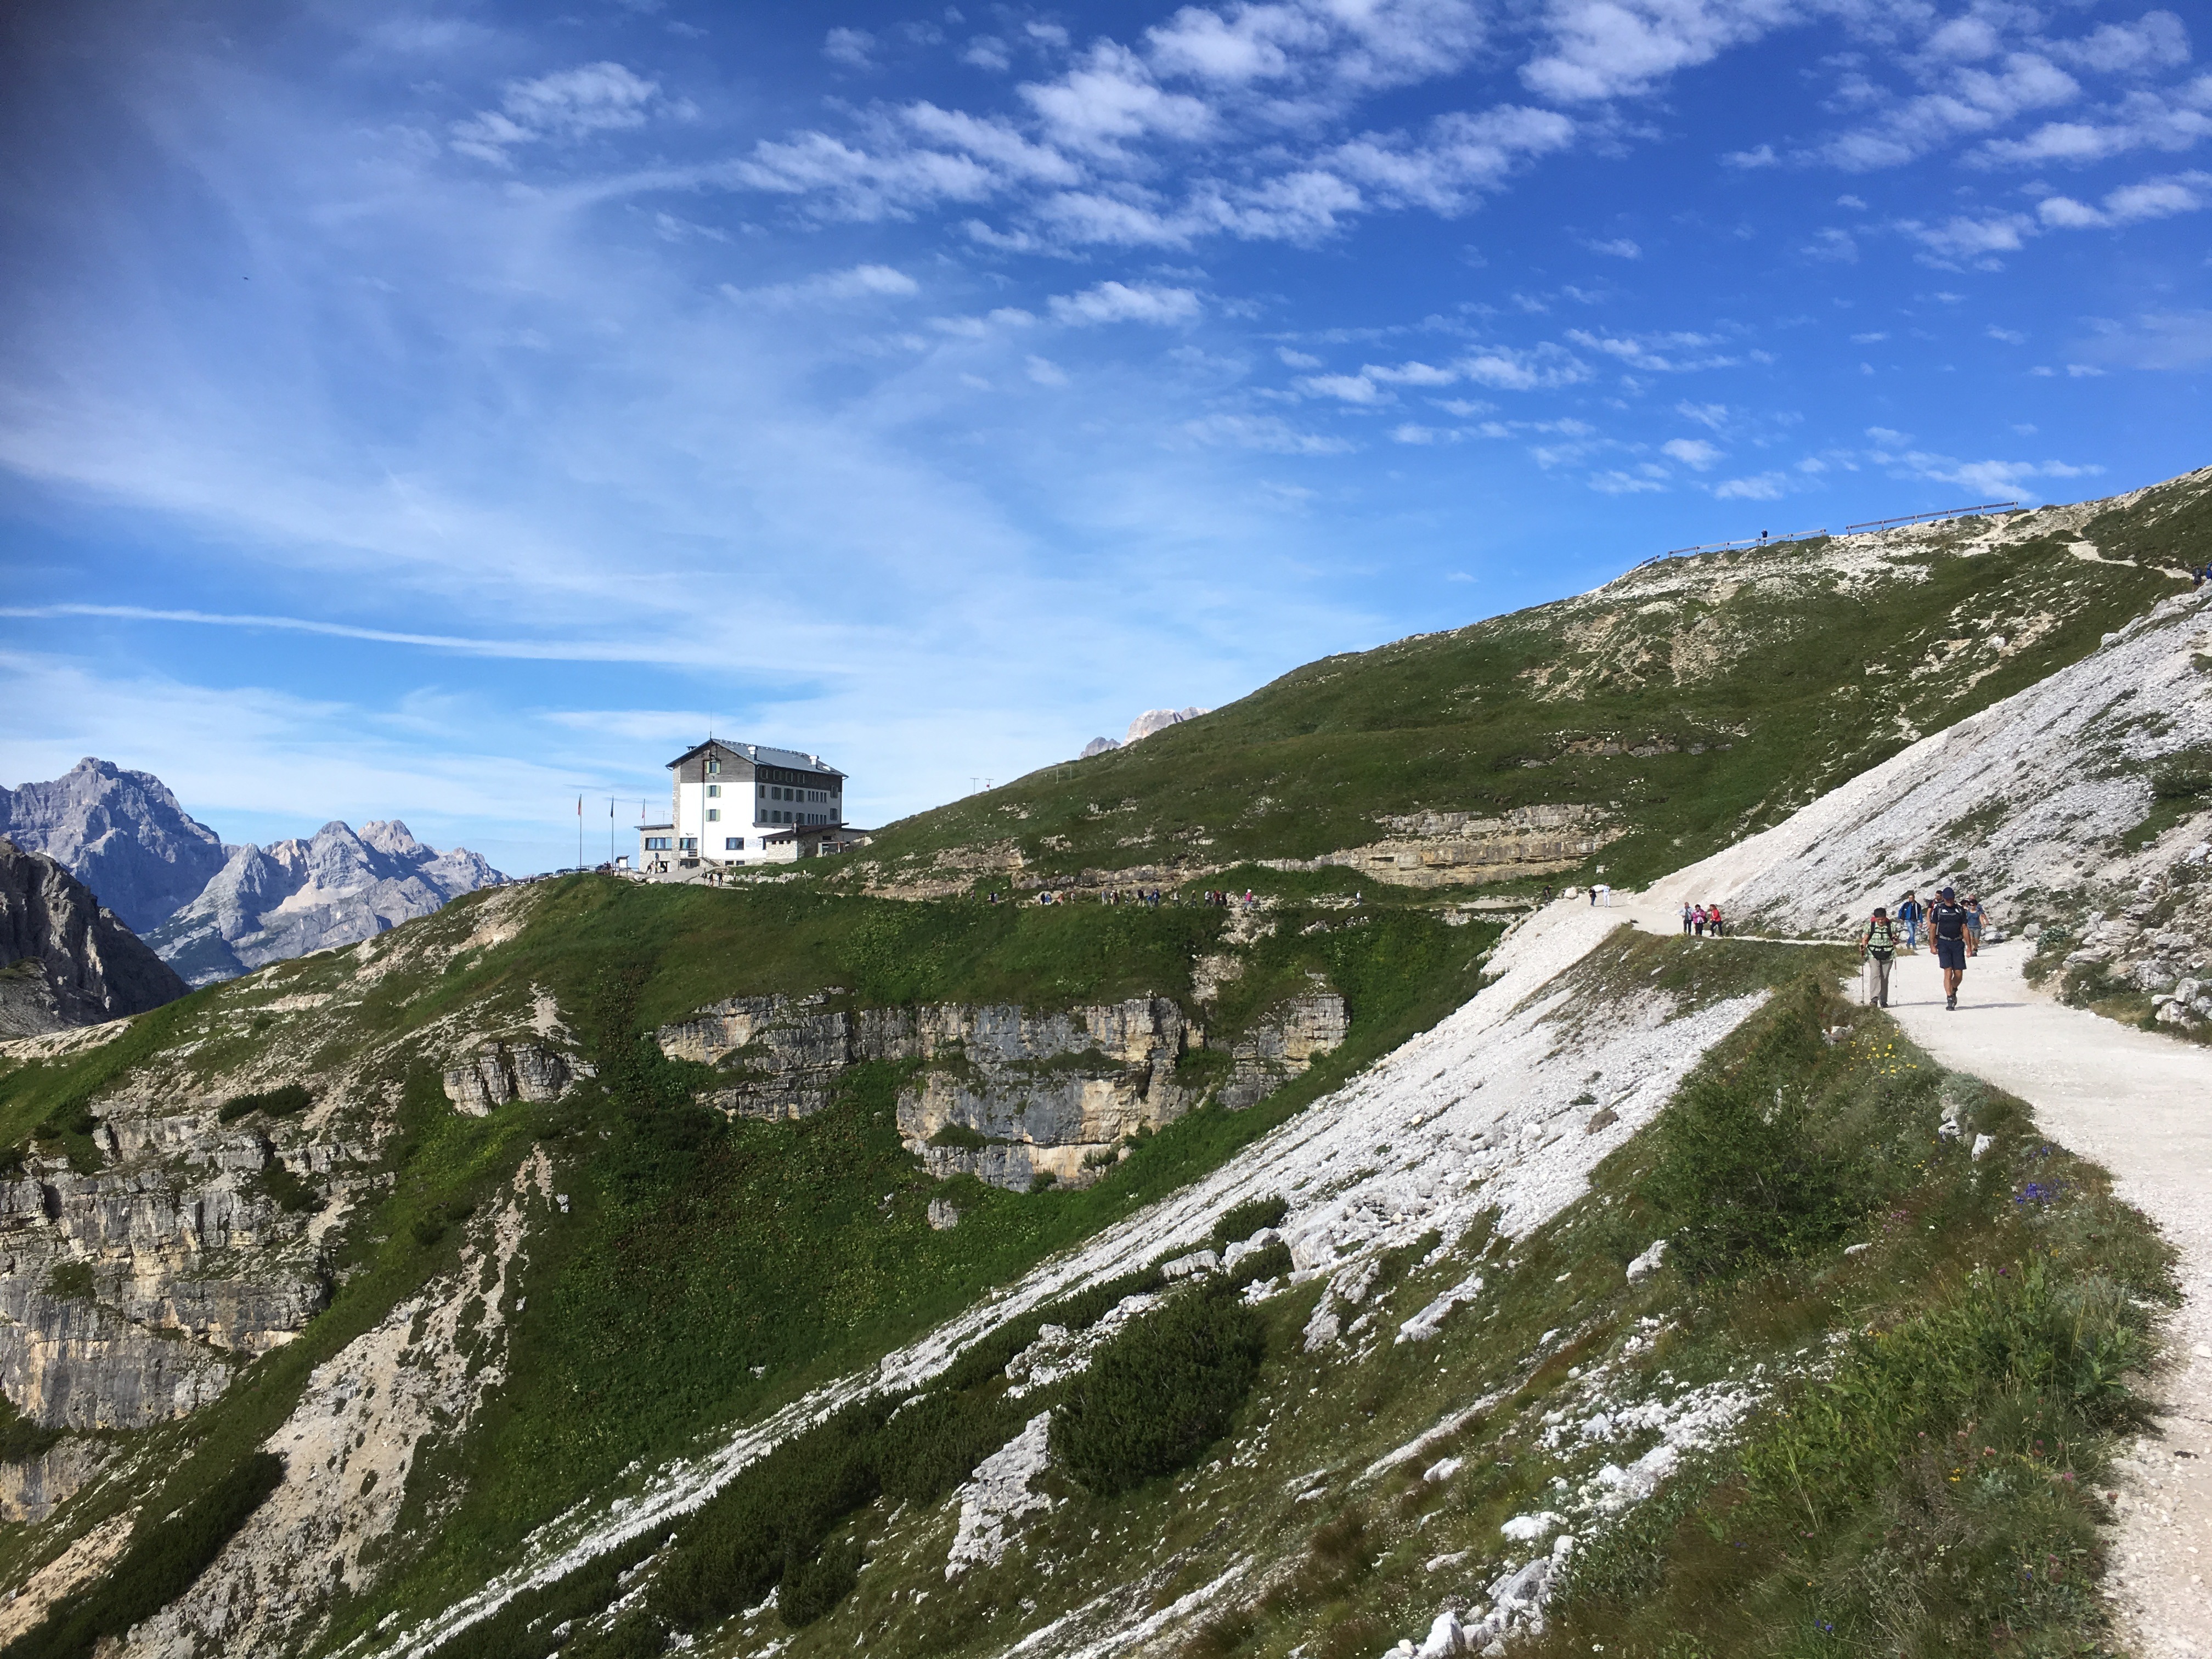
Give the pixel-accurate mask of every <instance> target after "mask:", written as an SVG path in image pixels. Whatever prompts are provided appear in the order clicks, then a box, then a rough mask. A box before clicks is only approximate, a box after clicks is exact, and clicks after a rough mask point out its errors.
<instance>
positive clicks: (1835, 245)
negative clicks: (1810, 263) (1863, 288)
mask: <svg viewBox="0 0 2212 1659" xmlns="http://www.w3.org/2000/svg"><path fill="white" fill-rule="evenodd" d="M1803 251H1804V252H1805V253H1806V254H1808V256H1809V257H1811V258H1815V259H1832V260H1834V261H1835V262H1836V263H1838V264H1851V263H1853V262H1854V261H1856V260H1857V258H1858V257H1859V245H1858V243H1857V240H1854V239H1853V238H1852V236H1851V234H1850V232H1849V231H1847V230H1838V229H1837V228H1835V227H1834V226H1832V225H1830V226H1827V227H1826V228H1823V229H1820V230H1818V231H1815V232H1814V234H1813V240H1811V241H1809V242H1808V243H1806V244H1805V246H1804V250H1803Z"/></svg>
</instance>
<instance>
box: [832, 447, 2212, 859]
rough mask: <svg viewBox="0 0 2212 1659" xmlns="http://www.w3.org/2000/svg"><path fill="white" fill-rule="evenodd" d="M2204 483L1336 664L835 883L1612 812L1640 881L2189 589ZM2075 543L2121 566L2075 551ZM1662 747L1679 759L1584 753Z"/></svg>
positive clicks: (921, 834)
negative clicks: (2188, 566) (1537, 811)
mask: <svg viewBox="0 0 2212 1659" xmlns="http://www.w3.org/2000/svg"><path fill="white" fill-rule="evenodd" d="M2208 484H2212V479H2207V478H2206V477H2204V476H2203V475H2192V476H2191V477H2190V478H2187V479H2182V480H2176V481H2174V482H2173V483H2168V484H2165V485H2160V486H2158V487H2157V488H2154V489H2150V490H2147V491H2144V492H2142V493H2140V494H2139V495H2137V496H2136V497H2135V498H2133V499H2132V500H2130V501H2127V502H2126V503H2125V504H2124V505H2122V506H2117V507H2112V508H2110V509H2109V510H2106V509H2102V508H2094V507H2093V508H2087V509H2085V508H2080V507H2075V508H2052V509H2046V510H2045V511H2044V512H2041V513H2030V514H2022V515H2016V516H2015V517H2012V518H2009V519H2007V520H1999V521H1991V520H1965V521H1961V522H1960V523H1958V524H1954V525H1946V526H1937V527H1935V528H1933V529H1930V530H1929V531H1927V532H1911V533H1908V534H1903V535H1899V536H1896V537H1893V538H1887V539H1885V540H1884V541H1883V542H1881V544H1880V547H1879V549H1878V550H1875V551H1873V552H1869V550H1868V548H1869V543H1868V540H1867V538H1857V539H1855V540H1853V541H1851V542H1830V541H1815V542H1810V543H1803V544H1785V545H1781V546H1778V547H1775V548H1771V549H1765V550H1753V551H1747V552H1741V553H1733V554H1714V555H1706V556H1701V557H1699V558H1697V559H1683V560H1673V561H1668V562H1662V563H1659V564H1656V565H1652V566H1650V567H1647V568H1641V569H1639V570H1638V571H1635V572H1632V573H1631V574H1629V575H1627V576H1626V577H1623V578H1622V579H1620V580H1619V581H1616V582H1614V583H1613V584H1611V585H1609V586H1607V587H1604V588H1601V589H1599V590H1598V591H1597V592H1595V593H1592V594H1588V595H1583V596H1582V597H1580V598H1577V599H1565V600H1561V601H1559V602H1557V603H1555V604H1552V605H1542V606H1539V607H1537V608H1535V609H1534V610H1530V611H1519V612H1516V613H1514V614H1513V615H1510V616H1507V617H1498V618H1495V619H1492V620H1491V621H1488V622H1485V623H1476V624H1474V626H1471V627H1468V628H1464V629H1457V630H1455V631H1453V632H1449V633H1443V634H1433V635H1421V636H1417V637H1415V638H1413V639H1408V640H1402V641H1398V642H1397V643H1395V644H1393V645H1389V646H1385V647H1382V648H1381V649H1379V650H1375V651H1370V652H1365V653H1358V654H1355V655H1346V656H1340V657H1329V658H1324V659H1322V660H1321V661H1319V662H1316V663H1311V664H1309V665H1306V666H1305V667H1303V668H1300V669H1297V670H1296V671H1293V672H1291V673H1289V674H1286V675H1285V676H1284V677H1283V678H1280V679H1279V680H1277V681H1275V682H1274V683H1273V684H1270V685H1267V686H1264V687H1262V688H1261V690H1257V691H1255V692H1254V693H1252V694H1251V695H1250V696H1247V697H1244V698H1243V699H1241V700H1239V701H1238V702H1235V703H1232V704H1231V705H1229V706H1228V707H1226V708H1221V709H1218V710H1216V711H1214V712H1213V713H1212V714H1207V715H1206V716H1204V717H1202V718H1200V719H1198V720H1192V721H1189V722H1187V723H1185V724H1183V725H1180V726H1172V727H1170V728H1169V729H1168V730H1166V731H1164V732H1159V733H1158V734H1156V735H1155V736H1153V737H1152V738H1146V740H1145V741H1144V742H1142V743H1141V744H1135V745H1133V746H1131V747H1129V748H1126V749H1122V750H1115V751H1111V752H1109V753H1107V754H1104V755H1101V756H1097V757H1093V758H1091V759H1089V760H1085V761H1075V762H1070V763H1064V764H1061V765H1057V766H1053V767H1048V768H1046V769H1043V770H1042V771H1040V772H1036V773H1033V774H1031V775H1030V776H1028V777H1025V778H1022V779H1019V780H1017V781H1014V782H1012V783H1010V784H1008V785H1006V786H1005V787H1001V788H998V789H995V790H992V791H990V792H988V793H984V794H981V795H976V796H973V797H969V798H968V799H963V800H961V801H959V802H957V803H955V804H953V805H949V806H945V807H941V808H939V809H936V810H934V811H930V812H926V813H923V814H921V815H920V816H919V817H914V818H909V819H906V820H903V821H902V822H900V823H896V824H892V825H890V826H888V827H887V828H886V829H884V832H883V833H882V834H881V835H880V836H878V838H877V840H876V842H875V844H874V845H873V846H872V847H871V848H869V849H868V850H867V851H866V853H864V854H860V855H858V858H857V859H856V862H855V865H854V868H853V869H852V871H851V872H849V873H848V879H849V880H852V881H854V882H855V883H860V882H869V883H874V884H884V885H890V886H896V884H899V883H902V882H904V883H910V882H915V881H918V880H924V879H927V878H929V877H931V876H933V875H945V874H952V875H956V876H957V874H958V873H959V872H960V870H961V868H962V867H963V863H967V862H974V863H975V864H976V865H977V867H978V869H979V871H980V881H981V884H982V885H986V886H988V885H994V884H997V885H1003V884H1005V879H1006V874H1005V866H1004V865H1003V864H1000V863H996V862H994V855H996V856H998V857H1003V856H1004V854H1007V853H1018V856H1019V859H1020V860H1021V866H1022V867H1023V868H1024V870H1025V871H1027V872H1031V873H1039V874H1048V875H1050V874H1060V873H1073V872H1081V871H1084V870H1086V869H1087V870H1097V871H1113V870H1126V869H1129V868H1131V867H1133V866H1140V865H1146V864H1152V865H1154V866H1164V867H1166V868H1169V869H1170V870H1173V869H1175V868H1176V867H1178V866H1180V867H1182V868H1183V869H1186V870H1191V871H1196V870H1198V869H1201V868H1213V869H1219V868H1224V867H1230V866H1236V865H1237V863H1239V862H1240V861H1241V860H1248V859H1274V858H1300V859H1303V858H1311V857H1315V856H1316V855H1319V854H1324V853H1327V852H1329V851H1332V850H1334V849H1338V848H1352V847H1356V846H1359V845H1363V844H1365V843H1369V842H1374V841H1376V840H1377V839H1379V838H1381V836H1383V834H1384V833H1385V831H1384V829H1383V828H1382V826H1380V825H1379V824H1378V823H1377V820H1378V818H1380V817H1383V816H1386V815H1393V814H1410V813H1414V812H1419V811H1472V812H1478V813H1482V814H1495V813H1498V812H1501V811H1506V810H1509V809H1511V808H1514V807H1517V806H1528V805H1539V804H1565V803H1589V804H1593V805H1597V806H1600V807H1602V808H1606V809H1607V810H1608V811H1610V810H1613V809H1616V808H1617V809H1618V821H1619V823H1620V825H1621V826H1622V827H1624V828H1626V829H1627V831H1628V833H1627V835H1626V838H1625V839H1623V840H1622V841H1620V842H1618V843H1616V844H1615V845H1613V846H1611V847H1608V848H1606V849H1605V850H1604V852H1603V853H1602V854H1601V855H1600V856H1601V859H1602V860H1603V861H1604V862H1605V863H1606V864H1607V866H1608V868H1609V870H1610V871H1611V872H1612V874H1613V878H1614V879H1615V880H1617V881H1619V880H1627V881H1635V880H1639V879H1641V878H1644V877H1647V876H1650V875H1652V874H1656V873H1657V872H1660V871H1662V870H1664V869H1668V868H1671V867H1674V866H1677V865H1680V864H1681V863H1683V862H1686V861H1688V860H1692V859H1695V858H1697V857H1699V856H1702V855H1703V854H1706V853H1708V852H1711V851H1712V850H1714V848H1717V847H1718V846H1720V845H1723V844H1725V843H1726V842H1729V841H1731V840H1733V839H1735V838H1736V837H1738V836H1741V834H1743V833H1745V832H1747V830H1750V829H1756V828H1759V827H1762V826H1764V825H1765V823H1771V822H1774V821H1776V820H1778V819H1779V818H1780V817H1784V816H1786V815H1787V813H1788V812H1789V811H1793V810H1795V809H1796V807H1797V806H1800V805H1803V804H1804V803H1805V802H1806V801H1807V800H1808V799H1812V798H1813V797H1814V795H1816V794H1818V793H1821V792H1823V791H1825V790H1826V789H1828V788H1832V787H1834V786H1835V785H1836V784H1837V783H1838V782H1840V781H1843V780H1844V779H1845V778H1847V777H1850V776H1851V775H1855V774H1856V773H1857V772H1860V771H1863V770H1864V769H1866V768H1868V767H1869V766H1872V765H1875V764H1876V763H1879V762H1881V761H1882V760H1884V759H1887V757H1889V756H1890V755H1892V754H1893V753H1895V752H1896V751H1897V750H1899V748H1901V747H1903V746H1904V745H1905V744H1906V743H1907V742H1909V741H1911V739H1912V738H1916V737H1918V736H1921V735H1923V734H1925V733H1926V732H1931V731H1934V730H1936V729H1938V728H1940V727H1941V726H1945V725H1948V724H1949V723H1951V722H1952V721H1954V720H1958V719H1960V718H1962V717H1963V716H1965V715H1966V714H1971V713H1972V712H1974V711H1975V710H1977V709H1979V708H1984V707H1987V706H1988V705H1989V704H1990V703H1991V702H1996V701H1997V700H1998V699H2000V698H2002V697H2003V696H2008V695H2009V694H2010V693H2012V692H2015V691H2017V690H2021V688H2023V687H2025V686H2027V685H2028V684H2033V682H2034V681H2036V680H2038V679H2040V678H2044V677H2045V675H2048V674H2050V673H2051V672H2052V671H2055V670H2057V669H2058V668H2060V667H2063V666H2064V665H2067V664H2069V663H2070V662H2073V661H2075V660H2076V659H2079V658H2081V656H2083V655H2085V654H2086V653H2088V652H2089V651H2091V650H2093V649H2094V648H2095V647H2096V646H2097V643H2098V641H2099V640H2100V636H2101V635H2103V634H2104V633H2105V632H2106V631H2107V630H2109V629H2114V628H2117V627H2118V626H2119V625H2120V624H2121V623H2124V621H2126V620H2127V619H2129V618H2130V617H2134V616H2136V615H2138V614H2140V613H2141V611H2143V610H2144V609H2145V608H2146V607H2148V605H2151V604H2153V603H2154V602H2155V601H2156V600H2157V599H2160V598H2163V597H2164V596H2165V595H2166V594H2168V593H2171V592H2175V591H2177V589H2178V588H2179V586H2181V585H2182V583H2183V582H2184V580H2185V579H2184V578H2182V577H2180V576H2179V575H2177V574H2174V571H2175V570H2176V569H2178V568H2179V566H2180V565H2182V564H2183V563H2184V562H2203V561H2205V560H2207V559H2209V558H2212V489H2208ZM1984 538H1996V542H1995V544H1994V545H1990V546H1988V547H1987V548H1986V549H1983V547H1982V544H1983V542H1984ZM2081 538H2088V539H2090V540H2091V541H2092V542H2093V544H2095V545H2096V546H2097V547H2098V548H2100V550H2102V555H2101V556H2102V558H2103V559H2105V560H2108V561H2114V562H2089V561H2087V560H2084V559H2082V558H2081V557H2078V556H2075V554H2074V553H2073V552H2072V551H2070V550H2069V549H2070V547H2071V544H2073V543H2075V541H2076V540H2079V539H2081ZM1999 639H2002V641H2003V645H2002V647H2000V646H1998V645H1996V644H1994V643H1992V641H1996V640H1999ZM1655 738H1656V739H1658V740H1659V746H1660V747H1661V748H1662V750H1663V752H1657V753H1653V754H1649V755H1644V756H1638V755H1634V754H1629V753H1615V754H1603V753H1600V752H1595V750H1597V749H1598V747H1599V746H1600V745H1601V744H1605V743H1607V741H1612V742H1614V743H1617V744H1620V746H1621V747H1623V748H1624V749H1626V748H1632V747H1650V746H1652V740H1653V739H1655ZM1577 745H1582V748H1581V749H1580V750H1578V749H1577ZM1693 748H1695V749H1698V750H1702V752H1695V753H1693V752H1692V749H1693ZM1369 886H1370V887H1371V886H1372V883H1371V882H1370V884H1369Z"/></svg>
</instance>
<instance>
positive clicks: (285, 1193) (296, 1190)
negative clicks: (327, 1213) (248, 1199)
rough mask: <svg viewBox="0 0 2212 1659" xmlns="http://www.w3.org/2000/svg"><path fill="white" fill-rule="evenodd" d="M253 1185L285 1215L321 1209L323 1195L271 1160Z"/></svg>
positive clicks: (308, 1183) (254, 1180)
mask: <svg viewBox="0 0 2212 1659" xmlns="http://www.w3.org/2000/svg"><path fill="white" fill-rule="evenodd" d="M253 1185H254V1187H255V1188H256V1189H257V1190H258V1191H260V1192H261V1193H263V1194H265V1195H266V1196H267V1197H268V1198H269V1199H270V1200H271V1201H272V1202H273V1203H274V1204H275V1205H276V1207H277V1208H278V1209H280V1210H282V1211H283V1212H285V1213H286V1214H287V1215H301V1214H306V1213H308V1212H313V1211H316V1210H319V1209H321V1208H322V1207H323V1195H322V1194H320V1193H319V1192H318V1191H316V1190H315V1188H314V1187H313V1184H312V1183H311V1182H307V1181H304V1180H302V1179H301V1177H300V1176H296V1175H295V1174H294V1173H293V1172H292V1171H291V1170H289V1169H287V1168H286V1167H285V1166H284V1165H283V1164H279V1163H277V1162H276V1161H275V1160H273V1159H272V1160H270V1163H268V1164H265V1165H264V1166H263V1168H262V1170H261V1171H260V1173H259V1174H258V1175H256V1176H254V1177H253Z"/></svg>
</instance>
